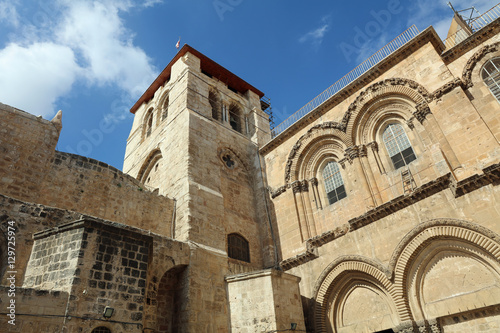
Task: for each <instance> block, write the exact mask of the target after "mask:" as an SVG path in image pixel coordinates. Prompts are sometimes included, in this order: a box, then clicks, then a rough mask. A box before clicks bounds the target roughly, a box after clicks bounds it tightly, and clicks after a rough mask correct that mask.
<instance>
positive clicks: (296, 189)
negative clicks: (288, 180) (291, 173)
mask: <svg viewBox="0 0 500 333" xmlns="http://www.w3.org/2000/svg"><path fill="white" fill-rule="evenodd" d="M291 185H292V191H293V193H294V194H295V193H300V192H301V190H302V186H301V182H300V181H299V180H296V181H294V182H293V183H292V184H291Z"/></svg>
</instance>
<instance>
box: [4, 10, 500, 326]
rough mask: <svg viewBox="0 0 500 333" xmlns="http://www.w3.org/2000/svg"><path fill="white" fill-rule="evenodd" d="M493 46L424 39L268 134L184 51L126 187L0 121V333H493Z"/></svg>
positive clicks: (110, 170) (257, 98) (497, 142)
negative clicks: (0, 232) (0, 329)
mask: <svg viewBox="0 0 500 333" xmlns="http://www.w3.org/2000/svg"><path fill="white" fill-rule="evenodd" d="M462 23H463V22H461V21H460V18H459V17H456V18H455V20H454V24H455V26H456V27H455V28H456V29H458V28H457V27H459V26H461V24H462ZM452 26H453V25H452ZM462 26H463V24H462ZM499 32H500V21H499V20H492V21H491V22H489V23H488V24H485V25H484V26H483V27H482V28H481V29H477V30H475V31H472V30H471V31H469V33H468V35H467V37H466V38H460V40H453V43H451V45H450V44H448V43H443V42H442V41H441V39H440V38H439V37H438V36H437V34H436V32H435V31H434V29H433V28H432V27H429V28H428V29H426V30H424V31H422V32H420V33H418V34H417V35H416V36H414V37H413V38H411V40H409V41H408V42H407V43H405V44H404V45H402V46H400V47H399V48H397V49H396V50H394V51H393V52H391V53H390V54H389V55H388V56H387V57H385V58H384V59H383V60H381V61H380V62H378V63H377V64H376V65H375V66H373V67H371V68H370V69H369V70H367V71H366V72H364V73H363V74H361V75H360V76H359V77H357V78H356V79H355V80H352V81H351V82H350V83H349V84H347V85H345V86H344V87H342V89H340V90H339V91H338V92H336V93H335V94H332V95H331V96H329V97H328V98H326V99H325V100H324V101H323V102H322V103H321V104H320V105H318V106H317V107H315V108H314V109H312V110H311V111H310V112H308V113H307V114H306V115H304V116H303V117H301V118H300V119H298V120H297V121H295V122H293V123H292V124H291V125H290V126H289V127H287V128H284V129H280V130H279V131H277V130H276V129H274V130H271V128H270V125H269V114H268V113H266V112H264V111H265V110H266V109H267V108H268V107H269V104H268V103H267V102H266V101H265V100H264V99H263V97H264V93H263V92H261V91H260V90H259V89H257V88H255V87H254V86H252V85H251V84H249V83H247V82H246V81H244V80H243V79H241V78H239V77H238V76H236V75H235V74H233V73H231V72H230V71H228V70H226V69H225V68H224V67H222V66H221V65H219V64H217V63H216V62H215V61H213V60H211V59H210V58H208V57H207V56H205V55H203V54H202V53H200V52H199V51H197V50H196V49H194V48H192V47H190V46H188V45H185V46H184V47H183V48H182V49H181V50H179V52H178V53H177V55H176V56H175V57H174V59H172V61H171V62H170V63H169V64H168V66H167V67H166V68H165V69H164V70H163V72H162V73H161V74H160V76H159V77H158V78H157V79H156V80H155V81H154V82H153V83H152V84H151V86H150V87H149V88H148V90H147V91H146V92H145V93H144V94H143V95H142V97H141V98H140V99H139V100H138V101H137V103H136V104H135V105H134V106H133V107H132V108H131V112H132V113H133V114H134V122H133V125H132V129H131V132H130V136H129V138H128V140H127V146H126V153H125V159H124V165H123V171H120V170H118V169H116V168H114V167H112V166H109V165H107V164H105V163H102V162H100V161H96V160H93V159H90V158H87V157H83V156H79V155H74V154H70V153H64V152H59V151H57V150H56V144H57V141H58V138H59V134H60V132H61V130H64V129H63V125H62V124H63V120H62V114H61V113H58V114H57V115H56V116H55V117H54V119H52V120H51V121H48V120H44V119H41V118H39V117H34V116H32V115H30V114H28V113H25V112H23V111H21V110H18V109H15V108H13V107H10V106H6V105H3V104H1V105H0V114H1V119H2V133H1V134H0V150H1V151H2V156H1V157H0V229H1V231H2V235H1V237H0V276H1V282H2V286H1V287H0V305H1V307H2V310H1V311H0V313H1V315H0V323H1V325H2V330H3V329H6V330H7V331H9V332H38V331H42V332H94V333H109V332H114V333H116V332H158V333H166V332H248V333H250V332H277V331H294V330H295V331H307V332H433V333H436V332H477V331H481V332H497V331H498V330H499V329H500V189H499V187H498V185H499V184H500V104H499V103H500V88H499V87H500V34H499ZM451 36H452V37H453V38H456V36H457V35H456V34H452V35H451ZM447 41H448V42H449V40H447Z"/></svg>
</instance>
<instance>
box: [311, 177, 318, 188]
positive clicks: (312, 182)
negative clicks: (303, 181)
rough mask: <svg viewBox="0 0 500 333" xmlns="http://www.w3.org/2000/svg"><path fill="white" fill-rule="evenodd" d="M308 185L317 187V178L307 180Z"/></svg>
mask: <svg viewBox="0 0 500 333" xmlns="http://www.w3.org/2000/svg"><path fill="white" fill-rule="evenodd" d="M309 183H311V185H313V186H318V178H316V177H314V178H311V179H309Z"/></svg>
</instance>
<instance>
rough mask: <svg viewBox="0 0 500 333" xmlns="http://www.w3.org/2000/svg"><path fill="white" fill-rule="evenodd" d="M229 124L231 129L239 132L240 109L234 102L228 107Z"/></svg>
mask: <svg viewBox="0 0 500 333" xmlns="http://www.w3.org/2000/svg"><path fill="white" fill-rule="evenodd" d="M229 125H230V126H231V128H232V129H233V130H235V131H238V132H240V133H241V111H240V108H239V107H238V106H236V105H235V104H231V106H230V107H229Z"/></svg>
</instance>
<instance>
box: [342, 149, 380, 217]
mask: <svg viewBox="0 0 500 333" xmlns="http://www.w3.org/2000/svg"><path fill="white" fill-rule="evenodd" d="M345 154H346V156H347V159H348V160H349V162H351V164H353V166H354V172H355V173H356V175H355V176H356V179H357V180H359V186H360V188H361V191H360V193H361V197H362V200H363V202H364V203H365V204H364V206H365V208H368V209H370V208H372V207H374V206H375V201H374V200H373V196H372V194H371V192H370V188H369V186H368V181H367V180H366V176H365V172H364V171H363V167H362V166H361V159H360V158H359V147H358V146H352V147H349V148H347V149H346V150H345Z"/></svg>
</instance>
